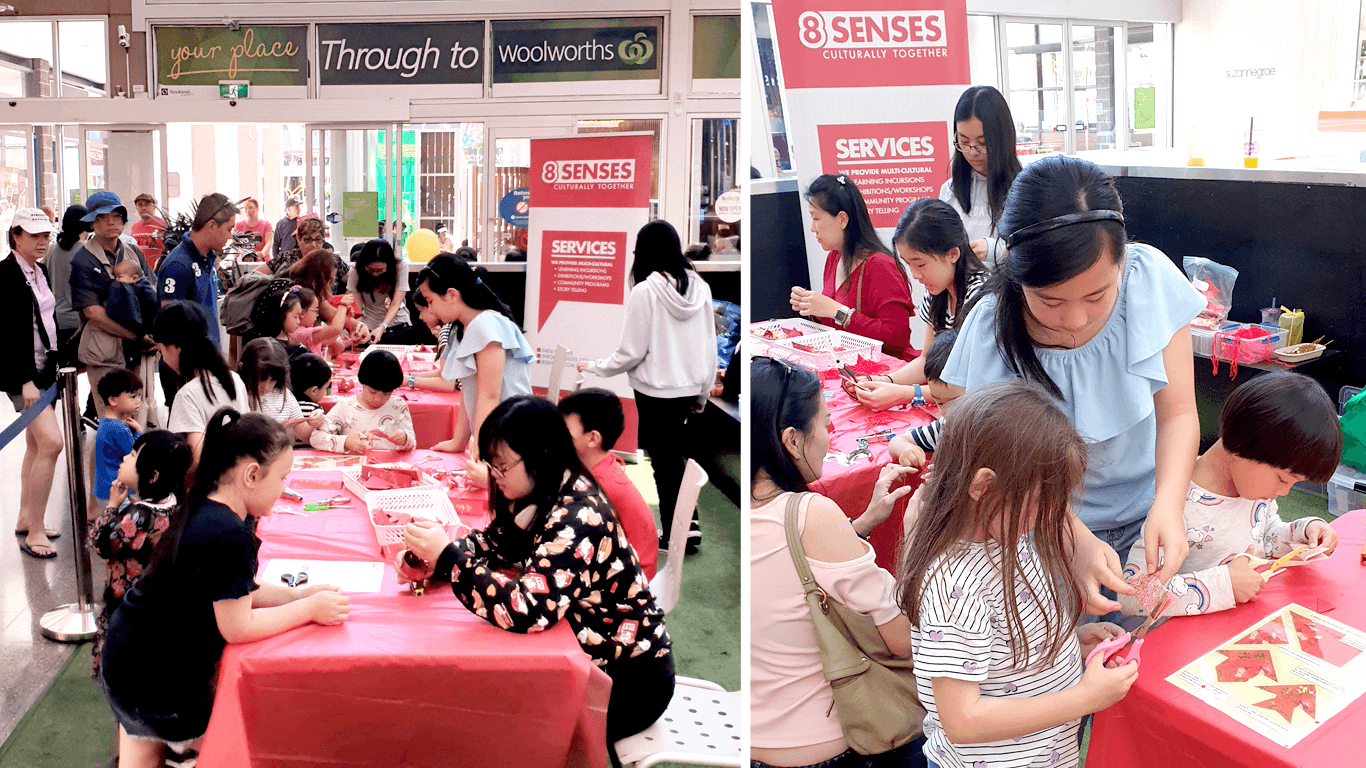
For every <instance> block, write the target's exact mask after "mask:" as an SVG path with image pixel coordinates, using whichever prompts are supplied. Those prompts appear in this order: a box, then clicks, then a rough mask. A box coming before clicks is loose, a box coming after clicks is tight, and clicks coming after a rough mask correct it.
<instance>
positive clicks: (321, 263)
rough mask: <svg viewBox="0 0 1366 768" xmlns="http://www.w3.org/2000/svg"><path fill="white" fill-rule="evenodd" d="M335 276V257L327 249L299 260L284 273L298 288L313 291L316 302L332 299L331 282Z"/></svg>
mask: <svg viewBox="0 0 1366 768" xmlns="http://www.w3.org/2000/svg"><path fill="white" fill-rule="evenodd" d="M336 275H337V262H336V257H335V256H334V255H332V251H330V250H328V249H327V248H323V249H321V250H317V251H314V252H313V253H310V254H309V255H308V256H306V257H304V258H302V259H299V260H298V261H296V262H295V263H294V265H293V266H291V267H290V268H289V269H288V270H287V271H286V272H285V276H286V277H288V278H289V279H290V280H293V281H294V282H296V283H298V284H299V285H300V287H303V288H308V289H310V290H311V291H313V293H314V294H316V295H317V297H318V301H327V300H328V299H329V298H331V297H332V281H333V280H335V279H336Z"/></svg>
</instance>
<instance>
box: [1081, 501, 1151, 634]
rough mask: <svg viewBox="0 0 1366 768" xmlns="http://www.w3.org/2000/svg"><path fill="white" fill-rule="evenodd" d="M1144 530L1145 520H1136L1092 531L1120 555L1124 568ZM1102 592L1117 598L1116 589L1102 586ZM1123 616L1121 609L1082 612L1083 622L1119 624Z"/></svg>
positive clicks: (1112, 598) (1120, 561)
mask: <svg viewBox="0 0 1366 768" xmlns="http://www.w3.org/2000/svg"><path fill="white" fill-rule="evenodd" d="M1145 519H1146V518H1145ZM1142 530H1143V520H1135V521H1133V522H1132V523H1129V524H1128V525H1121V526H1119V527H1118V528H1102V529H1101V530H1098V531H1096V530H1093V531H1091V533H1094V534H1095V535H1096V538H1098V539H1100V540H1101V541H1103V542H1105V543H1106V544H1109V545H1110V548H1111V549H1113V550H1114V551H1115V554H1117V555H1119V565H1120V567H1121V568H1123V567H1124V563H1125V562H1127V561H1128V559H1129V550H1130V549H1132V548H1133V546H1134V542H1135V541H1138V535H1139V533H1140V532H1141V531H1142ZM1100 593H1101V594H1102V595H1105V596H1106V597H1107V598H1109V599H1111V600H1114V599H1115V592H1114V590H1112V589H1110V588H1108V587H1101V588H1100ZM1123 618H1124V614H1123V613H1121V612H1120V611H1112V612H1110V613H1107V614H1105V615H1104V616H1092V615H1091V614H1089V613H1085V614H1082V617H1081V623H1083V624H1089V623H1091V622H1094V621H1108V622H1111V623H1114V624H1119V623H1120V622H1121V620H1122V619H1123Z"/></svg>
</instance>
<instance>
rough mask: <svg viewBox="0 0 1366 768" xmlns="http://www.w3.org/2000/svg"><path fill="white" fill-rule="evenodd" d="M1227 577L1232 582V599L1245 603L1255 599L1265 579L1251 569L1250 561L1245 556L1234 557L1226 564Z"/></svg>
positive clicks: (1264, 584)
mask: <svg viewBox="0 0 1366 768" xmlns="http://www.w3.org/2000/svg"><path fill="white" fill-rule="evenodd" d="M1228 579H1229V581H1230V582H1232V584H1233V599H1234V600H1235V601H1237V602H1239V603H1247V602H1251V601H1253V600H1256V599H1257V595H1258V594H1260V593H1261V591H1262V587H1264V586H1266V581H1265V580H1264V579H1262V575H1261V574H1260V573H1257V572H1256V571H1254V570H1252V561H1251V560H1248V559H1247V558H1246V557H1235V558H1233V561H1232V562H1230V563H1229V564H1228Z"/></svg>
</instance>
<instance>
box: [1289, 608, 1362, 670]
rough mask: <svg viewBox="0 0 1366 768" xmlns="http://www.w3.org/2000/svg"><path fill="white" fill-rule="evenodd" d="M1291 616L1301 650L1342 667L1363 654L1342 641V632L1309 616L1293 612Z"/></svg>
mask: <svg viewBox="0 0 1366 768" xmlns="http://www.w3.org/2000/svg"><path fill="white" fill-rule="evenodd" d="M1290 618H1291V621H1292V622H1294V624H1295V639H1297V640H1298V641H1299V644H1300V650H1301V651H1304V652H1305V653H1307V654H1309V655H1311V656H1316V657H1318V658H1320V659H1323V660H1324V661H1326V662H1328V663H1329V664H1332V665H1333V666H1335V667H1341V666H1343V665H1345V664H1346V663H1347V662H1349V661H1351V660H1352V659H1355V658H1356V657H1357V656H1358V655H1360V654H1361V651H1359V650H1357V649H1356V648H1353V647H1352V646H1350V645H1347V644H1346V643H1344V642H1342V638H1343V636H1344V635H1343V633H1342V632H1338V631H1336V630H1333V629H1331V628H1329V627H1327V626H1325V625H1323V624H1320V623H1319V622H1316V621H1314V620H1312V619H1310V618H1309V617H1307V616H1300V615H1299V614H1291V616H1290Z"/></svg>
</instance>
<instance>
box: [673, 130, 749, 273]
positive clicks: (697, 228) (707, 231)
mask: <svg viewBox="0 0 1366 768" xmlns="http://www.w3.org/2000/svg"><path fill="white" fill-rule="evenodd" d="M692 123H693V125H692V130H693V162H692V167H693V178H692V196H691V197H692V206H691V211H692V213H691V215H690V216H689V218H690V219H691V221H689V223H688V232H687V235H686V238H687V241H688V242H689V243H706V244H707V246H708V248H709V249H710V250H711V252H712V253H723V252H727V251H730V250H733V249H737V248H738V247H739V241H738V240H737V241H735V242H734V243H732V242H731V241H729V240H726V239H725V238H731V237H736V236H738V235H739V234H740V231H739V224H738V223H737V224H732V223H727V222H724V221H722V220H721V219H719V218H717V216H716V198H718V197H720V196H721V195H723V194H725V193H726V192H728V191H729V190H731V189H732V188H734V187H735V184H736V177H735V156H736V150H737V147H736V145H737V143H738V142H739V138H738V136H737V131H738V130H739V124H740V121H739V120H735V119H733V118H724V117H720V118H707V119H696V120H693V121H692ZM686 245H687V243H685V246H686Z"/></svg>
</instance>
